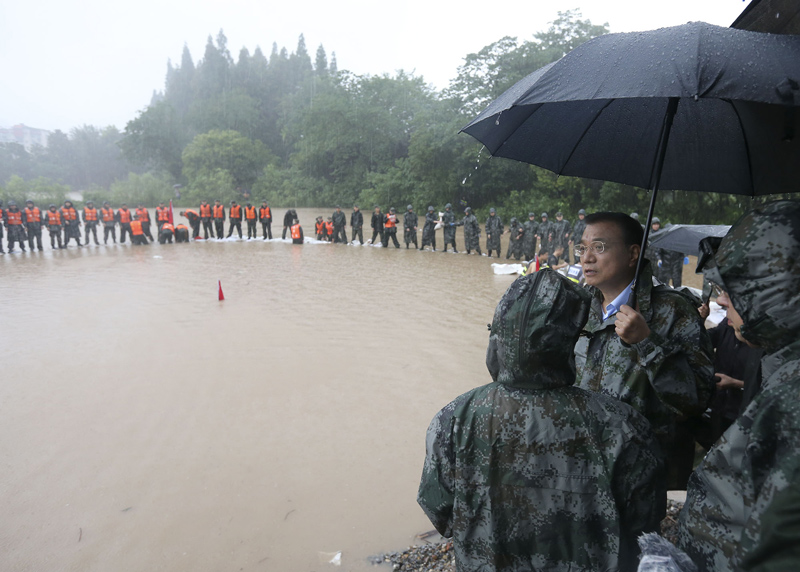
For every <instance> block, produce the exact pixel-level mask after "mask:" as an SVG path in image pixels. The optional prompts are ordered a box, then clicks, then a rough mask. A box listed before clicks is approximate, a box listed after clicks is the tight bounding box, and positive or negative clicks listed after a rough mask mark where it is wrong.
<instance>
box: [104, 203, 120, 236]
mask: <svg viewBox="0 0 800 572" xmlns="http://www.w3.org/2000/svg"><path fill="white" fill-rule="evenodd" d="M100 218H101V219H102V221H103V244H108V235H109V234H110V235H111V238H112V239H113V240H114V244H117V229H116V224H117V215H116V214H115V213H114V209H112V208H111V205H110V204H109V203H108V201H104V202H103V206H102V208H101V209H100Z"/></svg>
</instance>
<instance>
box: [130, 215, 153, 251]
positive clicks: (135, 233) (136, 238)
mask: <svg viewBox="0 0 800 572" xmlns="http://www.w3.org/2000/svg"><path fill="white" fill-rule="evenodd" d="M142 227H143V225H142V221H140V220H134V221H132V222H131V244H133V245H149V244H150V243H149V242H147V237H146V236H145V235H144V228H142Z"/></svg>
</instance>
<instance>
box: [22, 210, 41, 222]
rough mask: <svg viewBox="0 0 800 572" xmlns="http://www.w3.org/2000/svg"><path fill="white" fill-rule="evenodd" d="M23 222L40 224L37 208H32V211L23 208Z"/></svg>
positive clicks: (39, 212)
mask: <svg viewBox="0 0 800 572" xmlns="http://www.w3.org/2000/svg"><path fill="white" fill-rule="evenodd" d="M25 220H26V221H28V222H42V213H41V211H40V210H39V207H33V208H32V209H29V208H28V207H25Z"/></svg>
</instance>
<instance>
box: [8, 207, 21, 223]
mask: <svg viewBox="0 0 800 572" xmlns="http://www.w3.org/2000/svg"><path fill="white" fill-rule="evenodd" d="M6 220H7V221H8V226H11V225H18V224H20V225H21V224H22V211H19V210H18V211H17V212H11V211H8V212H6Z"/></svg>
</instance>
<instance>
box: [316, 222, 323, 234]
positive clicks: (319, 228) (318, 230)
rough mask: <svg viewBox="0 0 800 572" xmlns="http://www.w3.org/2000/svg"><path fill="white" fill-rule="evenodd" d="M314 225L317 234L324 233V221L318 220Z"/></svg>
mask: <svg viewBox="0 0 800 572" xmlns="http://www.w3.org/2000/svg"><path fill="white" fill-rule="evenodd" d="M315 227H316V229H317V234H325V223H324V222H322V221H319V222H318V223H317V224H316V225H315Z"/></svg>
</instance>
